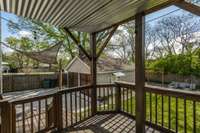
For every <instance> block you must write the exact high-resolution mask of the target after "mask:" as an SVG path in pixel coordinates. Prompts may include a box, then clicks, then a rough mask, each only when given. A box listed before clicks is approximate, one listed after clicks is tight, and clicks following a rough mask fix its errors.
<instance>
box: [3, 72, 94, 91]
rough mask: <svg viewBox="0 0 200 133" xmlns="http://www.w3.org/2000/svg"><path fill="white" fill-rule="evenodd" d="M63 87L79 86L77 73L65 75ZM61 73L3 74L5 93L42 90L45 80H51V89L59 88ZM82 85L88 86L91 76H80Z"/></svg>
mask: <svg viewBox="0 0 200 133" xmlns="http://www.w3.org/2000/svg"><path fill="white" fill-rule="evenodd" d="M62 77H63V80H62V81H63V86H66V87H75V86H78V78H77V77H78V74H77V73H71V72H70V73H63V76H62ZM58 78H59V73H35V74H34V73H30V74H24V73H10V74H3V91H4V92H10V91H19V90H20V91H21V90H32V89H41V88H45V87H44V80H50V81H51V82H52V83H53V85H52V86H51V87H58ZM80 81H81V83H80V84H81V85H86V84H88V83H89V81H90V76H89V75H87V74H81V75H80Z"/></svg>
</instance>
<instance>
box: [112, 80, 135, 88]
mask: <svg viewBox="0 0 200 133" xmlns="http://www.w3.org/2000/svg"><path fill="white" fill-rule="evenodd" d="M115 84H116V85H119V86H123V87H131V88H132V89H135V83H130V82H125V81H116V82H115Z"/></svg>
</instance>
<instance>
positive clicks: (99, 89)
mask: <svg viewBox="0 0 200 133" xmlns="http://www.w3.org/2000/svg"><path fill="white" fill-rule="evenodd" d="M98 90H99V102H98V103H99V111H101V98H102V97H101V88H100V87H99V88H98Z"/></svg>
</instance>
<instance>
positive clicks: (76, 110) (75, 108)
mask: <svg viewBox="0 0 200 133" xmlns="http://www.w3.org/2000/svg"><path fill="white" fill-rule="evenodd" d="M76 93H77V92H76V91H75V96H74V98H75V105H74V106H75V121H76V123H77V115H78V114H77V94H76Z"/></svg>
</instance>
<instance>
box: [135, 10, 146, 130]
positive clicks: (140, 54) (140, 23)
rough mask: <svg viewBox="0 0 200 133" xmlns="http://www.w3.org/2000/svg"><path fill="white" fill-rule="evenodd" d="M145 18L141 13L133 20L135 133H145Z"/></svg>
mask: <svg viewBox="0 0 200 133" xmlns="http://www.w3.org/2000/svg"><path fill="white" fill-rule="evenodd" d="M144 22H145V18H144V15H143V14H142V13H140V14H137V15H136V18H135V30H136V31H135V32H136V36H135V39H136V41H135V43H136V44H135V84H136V94H135V95H136V133H144V132H145V89H144V85H145V64H144V59H145V58H144V47H145V29H144V28H145V23H144Z"/></svg>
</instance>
